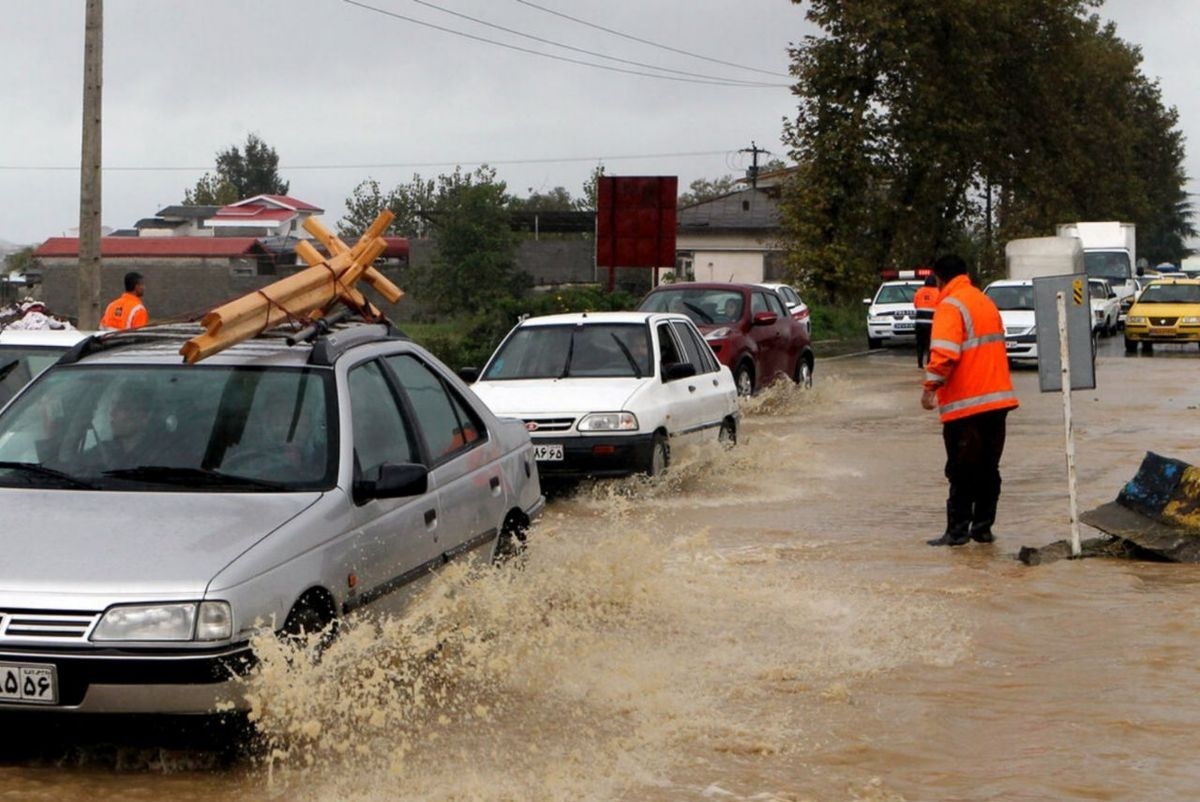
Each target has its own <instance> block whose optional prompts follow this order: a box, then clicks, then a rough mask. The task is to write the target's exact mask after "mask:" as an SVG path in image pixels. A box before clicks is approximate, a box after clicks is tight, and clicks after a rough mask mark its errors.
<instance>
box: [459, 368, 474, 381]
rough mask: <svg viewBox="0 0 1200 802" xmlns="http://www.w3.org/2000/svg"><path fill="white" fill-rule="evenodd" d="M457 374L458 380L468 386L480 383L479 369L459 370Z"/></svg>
mask: <svg viewBox="0 0 1200 802" xmlns="http://www.w3.org/2000/svg"><path fill="white" fill-rule="evenodd" d="M457 373H458V378H460V379H462V380H463V381H464V382H466V383H467V384H474V383H475V382H477V381H479V368H459V369H458V371H457Z"/></svg>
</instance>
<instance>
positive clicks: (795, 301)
mask: <svg viewBox="0 0 1200 802" xmlns="http://www.w3.org/2000/svg"><path fill="white" fill-rule="evenodd" d="M758 286H760V287H766V288H767V289H769V290H775V294H776V295H778V296H779V299H780V300H781V301H783V305H784V307H786V308H787V310H788V314H789V315H791V316H792V319H794V320H796V321H797V322H799V323H800V324H802V325H803V326H804V333H805V334H807V335H808V339H809V340H812V317H811V315H810V310H809V308H808V304H806V303H804V301H803V299H801V298H800V293H798V292H796V290H795V289H794V288H793V287H792V286H791V285H790V284H772V283H763V284H759V285H758Z"/></svg>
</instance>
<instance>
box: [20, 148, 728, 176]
mask: <svg viewBox="0 0 1200 802" xmlns="http://www.w3.org/2000/svg"><path fill="white" fill-rule="evenodd" d="M728 152H729V151H726V150H694V151H685V152H681V153H639V154H633V155H624V156H561V157H554V156H552V157H546V158H535V159H483V160H463V161H438V162H381V163H375V164H281V165H279V167H278V170H279V171H280V172H284V171H288V172H295V171H299V170H391V169H413V168H422V167H455V166H474V165H483V164H487V165H497V166H500V165H520V164H567V163H571V162H605V161H633V160H636V159H686V158H692V157H696V156H720V155H722V154H725V153H728ZM102 169H103V170H104V171H105V172H114V173H167V172H196V171H210V172H211V171H212V169H213V166H212V165H211V164H208V165H200V166H190V167H187V166H174V165H152V166H151V165H148V166H144V167H141V166H133V165H114V166H105V167H103V168H102ZM78 170H79V165H73V166H65V165H36V164H29V165H24V164H0V171H7V172H78Z"/></svg>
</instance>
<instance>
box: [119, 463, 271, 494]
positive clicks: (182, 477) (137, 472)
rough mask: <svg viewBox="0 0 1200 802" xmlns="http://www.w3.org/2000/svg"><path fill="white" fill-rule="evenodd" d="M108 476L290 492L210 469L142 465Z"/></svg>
mask: <svg viewBox="0 0 1200 802" xmlns="http://www.w3.org/2000/svg"><path fill="white" fill-rule="evenodd" d="M104 476H108V477H112V478H113V479H131V480H134V481H138V482H147V483H150V484H164V485H179V486H189V485H190V486H195V487H246V488H253V489H256V490H288V489H290V488H289V487H288V486H287V485H285V484H282V483H280V482H271V481H268V480H266V479H253V478H251V477H249V476H238V475H236V474H232V473H222V472H221V471H213V470H209V469H208V468H184V467H176V466H170V465H139V466H137V467H136V468H117V469H116V470H111V471H105V472H104Z"/></svg>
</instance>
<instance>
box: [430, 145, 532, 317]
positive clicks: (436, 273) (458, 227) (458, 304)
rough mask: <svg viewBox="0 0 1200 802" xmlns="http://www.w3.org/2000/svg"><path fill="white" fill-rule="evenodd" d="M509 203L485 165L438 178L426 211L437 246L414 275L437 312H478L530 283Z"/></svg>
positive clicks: (468, 313) (504, 191)
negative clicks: (520, 259)
mask: <svg viewBox="0 0 1200 802" xmlns="http://www.w3.org/2000/svg"><path fill="white" fill-rule="evenodd" d="M510 201H511V199H510V197H509V196H508V193H507V187H506V185H505V184H504V182H503V181H498V180H497V179H496V171H495V170H494V169H493V168H491V167H488V166H486V165H484V166H482V167H480V168H478V169H476V170H474V171H473V172H469V173H467V172H463V170H462V168H460V167H456V168H455V170H454V172H453V173H449V174H443V175H440V176H438V178H437V183H436V190H435V198H434V201H433V208H432V210H429V212H428V215H427V216H428V218H429V220H430V225H431V235H432V238H433V239H434V241H435V242H436V249H435V251H434V255H433V259H432V263H431V264H430V265H429V266H428V267H426V268H424V269H421V270H418V271H415V273H414V276H413V284H414V287H413V288H414V290H415V291H416V293H418V294H419V295H420V296H421V298H422V300H423V301H424V302H426V303H428V304H429V306H430V308H431V309H432V310H433V311H434V312H436V313H438V314H449V315H478V314H481V313H483V312H485V311H486V310H487V309H488V308H489V307H490V306H491V305H493V304H495V303H496V302H498V301H500V300H503V299H506V298H513V297H515V296H517V295H519V294H521V293H522V292H523V291H524V290H525V289H526V288H527V287H528V286H529V278H528V276H526V275H525V274H523V273H521V272H520V271H519V270H518V269H517V267H516V251H517V246H518V244H519V243H520V236H519V235H518V234H517V233H516V232H514V231H513V230H512V226H511V224H510V219H509V203H510Z"/></svg>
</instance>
